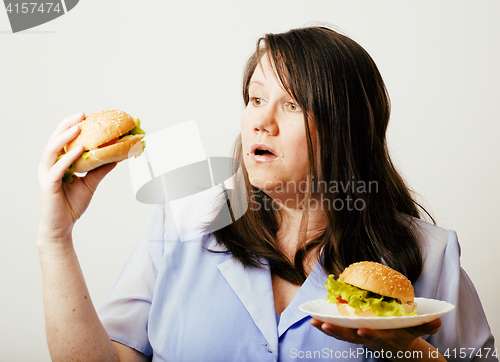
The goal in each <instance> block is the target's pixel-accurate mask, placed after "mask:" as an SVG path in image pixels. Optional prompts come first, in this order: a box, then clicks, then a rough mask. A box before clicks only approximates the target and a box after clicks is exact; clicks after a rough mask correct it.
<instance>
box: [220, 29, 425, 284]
mask: <svg viewBox="0 0 500 362" xmlns="http://www.w3.org/2000/svg"><path fill="white" fill-rule="evenodd" d="M261 56H268V57H269V59H270V61H271V64H272V65H273V68H274V70H275V72H276V74H277V76H278V78H279V80H280V81H281V83H282V84H283V87H284V89H285V91H286V92H287V93H289V94H290V95H291V96H292V97H293V98H294V100H295V101H296V102H297V103H298V104H299V106H300V107H301V108H302V110H303V113H304V119H305V122H304V123H305V124H304V127H305V130H306V135H307V140H308V145H307V146H308V158H309V170H308V173H309V175H308V177H307V180H308V182H307V185H308V187H307V192H306V196H305V199H306V202H305V205H306V207H305V208H304V212H303V217H302V223H301V228H300V232H299V246H298V250H297V252H296V254H295V257H294V260H289V259H288V258H287V257H286V256H285V255H284V254H283V253H282V252H281V251H280V250H279V248H278V246H277V245H278V243H277V240H276V233H277V231H278V229H279V226H280V213H279V212H278V211H276V209H275V207H274V206H273V200H272V199H271V198H270V197H269V196H268V195H266V194H265V193H264V192H262V191H261V190H259V189H257V188H255V187H253V186H252V185H251V184H250V181H249V178H248V173H247V171H246V168H245V165H244V162H243V156H242V147H241V136H240V137H238V139H237V141H236V143H235V146H234V158H235V159H236V160H237V161H238V162H235V168H236V167H241V172H240V174H239V175H240V176H239V177H241V178H242V180H240V181H242V182H239V181H238V180H236V182H235V189H234V190H233V191H231V193H230V194H228V195H227V197H228V203H229V204H230V207H231V208H232V209H233V212H234V210H237V209H240V210H241V209H242V208H243V205H245V204H248V206H249V207H248V210H247V211H246V213H245V214H244V215H243V216H242V217H241V218H239V219H238V220H236V221H235V222H233V223H232V224H231V225H229V226H227V227H225V228H223V229H220V230H216V231H214V235H215V237H216V239H217V242H218V243H219V244H222V245H224V246H225V248H226V249H227V251H229V252H231V253H232V255H233V256H234V257H235V258H237V259H238V260H239V261H240V262H241V263H243V264H244V265H246V266H254V267H258V266H259V265H261V264H262V263H263V262H264V261H265V262H267V263H269V265H270V267H271V271H272V273H273V274H274V275H277V276H279V277H281V278H283V279H285V280H288V281H290V282H291V283H294V284H301V283H303V282H304V280H305V279H306V277H307V275H306V271H305V269H304V260H305V257H306V256H307V255H308V254H309V253H310V252H316V253H318V257H319V260H320V262H321V265H322V267H323V268H324V269H325V271H326V272H327V273H334V274H337V275H338V274H339V273H340V272H341V271H342V270H343V269H344V268H345V267H346V266H348V265H349V264H351V263H354V262H357V261H362V260H371V261H378V262H383V263H385V264H387V265H389V266H390V267H392V268H394V269H396V270H398V271H400V272H402V273H404V274H405V275H406V276H407V277H408V278H409V279H410V280H411V281H412V282H415V281H416V280H417V278H418V277H419V275H420V273H421V271H422V251H421V249H420V246H419V243H418V241H417V236H416V234H415V230H414V227H413V226H412V218H411V217H414V218H420V212H419V207H420V205H419V204H418V203H417V202H416V201H415V200H414V198H413V197H412V195H411V194H410V191H409V190H408V188H407V186H406V185H405V183H404V181H403V179H402V178H401V176H400V175H399V174H398V172H397V171H396V169H395V167H394V165H393V163H392V162H391V159H390V157H389V153H388V150H387V144H386V138H385V136H386V129H387V125H388V122H389V114H390V101H389V97H388V94H387V91H386V88H385V85H384V82H383V80H382V77H381V75H380V73H379V71H378V69H377V67H376V65H375V63H374V61H373V60H372V58H371V57H370V55H369V54H368V53H367V52H366V51H365V50H364V49H363V48H362V47H361V46H360V45H359V44H357V43H356V42H355V41H353V40H352V39H350V38H348V37H346V36H344V35H342V34H340V33H338V32H336V31H334V30H331V29H328V28H325V27H307V28H300V29H293V30H290V31H288V32H286V33H281V34H266V35H265V36H264V37H262V38H260V39H259V40H258V41H257V49H256V51H255V53H254V54H253V55H252V56H251V57H250V58H249V60H248V62H247V64H246V68H245V72H244V77H243V100H244V103H245V105H247V104H248V102H249V94H248V86H249V82H250V79H251V77H252V75H253V73H254V71H255V69H256V67H257V66H258V64H259V62H260V59H261ZM310 125H313V126H314V127H313V128H311V127H310ZM311 129H314V132H315V133H316V134H315V135H314V136H315V138H316V150H317V152H319V155H317V156H315V155H314V152H313V151H314V149H313V142H312V139H313V137H312V136H313V135H311ZM315 160H319V162H317V161H315ZM316 163H319V164H316ZM235 171H236V169H235ZM242 185H244V186H242ZM315 185H316V190H314V187H315ZM317 185H323V187H322V188H321V196H322V200H323V203H324V205H325V206H326V211H327V215H328V225H327V227H326V228H325V229H322V230H320V231H319V234H318V235H317V236H316V237H314V238H313V239H312V240H307V238H306V231H307V222H308V217H309V207H308V205H309V204H308V201H309V200H310V198H311V193H312V192H313V191H318V186H317ZM257 199H258V202H257V201H256V200H257ZM355 202H356V203H357V204H355ZM255 205H258V207H255ZM342 205H343V206H342ZM349 205H351V207H349ZM341 206H342V207H341ZM422 210H423V209H422ZM424 211H425V210H424ZM408 216H410V217H408Z"/></svg>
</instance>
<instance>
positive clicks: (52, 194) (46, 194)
mask: <svg viewBox="0 0 500 362" xmlns="http://www.w3.org/2000/svg"><path fill="white" fill-rule="evenodd" d="M83 119H85V115H84V114H83V113H78V114H75V115H72V116H69V117H67V118H65V119H64V120H63V121H62V122H61V123H60V124H59V125H58V126H57V128H56V130H55V131H54V132H53V133H52V135H51V137H50V139H49V141H48V143H47V145H46V147H45V150H44V152H43V155H42V160H41V162H40V164H39V166H38V188H39V201H40V224H39V229H38V236H39V237H38V240H39V243H40V242H42V241H45V242H48V241H54V242H58V241H63V240H67V239H68V238H69V237H70V236H71V232H72V229H73V226H74V224H75V222H76V221H77V220H78V219H79V218H80V216H82V214H83V213H84V212H85V210H86V209H87V207H88V205H89V203H90V200H91V199H92V196H93V194H94V192H95V190H96V188H97V185H98V184H99V182H100V181H101V180H102V179H103V178H104V176H106V174H107V173H108V172H109V171H111V170H112V169H113V168H114V166H115V165H116V163H113V164H108V165H105V166H102V167H99V168H98V169H96V170H94V171H91V172H89V173H87V175H86V176H85V177H76V176H74V177H73V181H72V182H71V183H68V182H63V181H62V178H63V176H64V173H65V172H66V170H67V169H68V168H69V167H70V166H71V164H72V163H73V162H74V161H75V160H76V159H78V157H80V155H81V154H82V152H83V147H81V146H80V147H77V148H75V149H73V150H71V151H69V152H68V153H66V154H64V155H63V156H62V157H59V156H60V155H62V154H63V152H64V146H65V145H66V144H67V143H68V142H70V141H72V140H73V139H75V138H76V137H77V136H78V134H79V133H80V128H79V127H78V125H77V123H78V122H80V121H82V120H83Z"/></svg>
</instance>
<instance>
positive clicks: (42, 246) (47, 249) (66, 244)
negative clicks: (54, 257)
mask: <svg viewBox="0 0 500 362" xmlns="http://www.w3.org/2000/svg"><path fill="white" fill-rule="evenodd" d="M36 245H37V248H38V253H39V254H42V253H53V252H56V253H61V252H63V253H64V252H67V251H72V250H73V237H72V236H71V234H69V235H64V236H58V235H51V234H50V233H44V232H42V231H40V230H39V231H38V235H37V241H36Z"/></svg>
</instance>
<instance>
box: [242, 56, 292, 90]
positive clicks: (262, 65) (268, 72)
mask: <svg viewBox="0 0 500 362" xmlns="http://www.w3.org/2000/svg"><path fill="white" fill-rule="evenodd" d="M252 84H257V85H260V86H266V85H271V84H273V85H277V86H279V87H280V88H281V89H282V90H283V91H284V90H285V88H284V87H283V84H282V82H281V81H280V80H279V78H278V75H277V74H276V71H275V69H274V67H273V64H272V63H271V61H270V60H269V57H268V56H267V54H266V53H264V54H263V55H262V56H261V58H260V62H259V63H257V67H256V68H255V71H254V73H253V74H252V77H251V79H250V83H249V86H252Z"/></svg>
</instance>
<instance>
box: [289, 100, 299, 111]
mask: <svg viewBox="0 0 500 362" xmlns="http://www.w3.org/2000/svg"><path fill="white" fill-rule="evenodd" d="M287 106H288V108H289V109H290V110H291V111H292V112H300V111H302V108H300V106H299V105H298V104H297V103H294V102H288V103H287Z"/></svg>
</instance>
